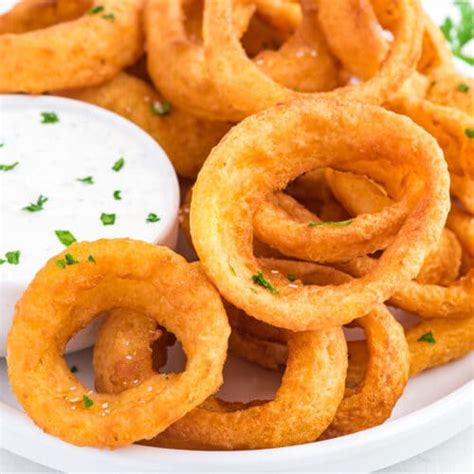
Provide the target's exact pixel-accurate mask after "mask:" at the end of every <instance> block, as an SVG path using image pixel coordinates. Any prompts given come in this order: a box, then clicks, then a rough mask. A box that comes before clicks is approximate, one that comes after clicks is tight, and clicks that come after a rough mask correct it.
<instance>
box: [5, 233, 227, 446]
mask: <svg viewBox="0 0 474 474" xmlns="http://www.w3.org/2000/svg"><path fill="white" fill-rule="evenodd" d="M67 253H68V254H70V255H71V256H72V257H73V259H74V260H75V261H77V262H78V263H77V264H72V265H66V267H65V268H61V267H59V266H58V265H57V261H58V259H64V258H66V257H65V254H67ZM91 255H92V256H93V258H94V259H95V262H96V263H92V262H91V261H89V260H88V258H89V256H91ZM183 288H185V289H186V291H184V292H183ZM117 307H118V308H120V307H124V308H130V309H132V310H133V311H137V312H139V313H142V314H147V315H150V316H151V317H153V318H154V319H155V321H157V322H160V323H162V324H163V325H164V326H165V327H166V328H168V329H169V330H170V331H171V332H172V333H174V334H176V336H177V337H178V338H179V339H180V341H181V343H182V345H183V350H184V352H185V353H186V356H187V365H186V368H185V370H184V372H182V373H181V374H179V375H176V376H173V375H172V374H168V375H166V376H164V375H160V374H154V375H153V377H152V378H149V379H148V380H147V383H146V385H140V386H138V387H133V388H130V389H129V390H126V391H125V392H123V393H120V394H111V395H108V394H99V393H94V392H92V391H91V390H89V389H88V388H87V387H85V386H84V385H82V384H81V382H80V381H79V380H78V379H77V378H76V377H75V376H74V375H73V374H72V373H71V372H70V370H69V368H68V367H67V365H66V362H65V360H64V358H63V352H64V348H65V346H66V343H67V341H68V340H69V339H70V338H71V337H72V336H73V335H74V334H75V333H77V332H78V331H79V330H80V329H82V328H83V327H85V326H86V325H87V324H88V323H89V322H90V321H91V320H92V319H93V318H95V317H96V316H97V315H99V314H100V313H103V312H106V311H108V310H110V309H114V308H117ZM190 315H192V317H190ZM228 335H229V325H228V323H227V318H226V315H225V311H224V308H223V306H222V302H221V299H220V297H219V295H218V294H217V292H216V291H215V289H214V288H213V287H212V285H211V284H210V283H209V282H208V280H207V279H206V277H205V276H204V274H203V273H202V272H201V270H200V269H199V268H197V267H196V266H192V265H190V264H188V263H187V262H186V261H185V260H184V258H182V257H180V256H178V255H177V254H175V253H174V252H172V251H171V250H169V249H167V248H164V247H156V246H154V245H150V244H145V243H143V242H138V241H132V240H125V239H117V240H100V241H97V242H92V243H79V244H74V245H73V246H71V247H69V248H68V249H67V251H65V252H64V253H63V254H61V255H59V256H58V257H56V258H53V259H51V260H50V261H49V262H48V263H47V264H46V266H45V267H44V268H43V269H42V270H40V272H39V273H38V274H37V275H36V277H35V279H34V280H33V282H32V283H31V285H30V286H29V288H28V289H27V291H26V292H25V294H24V295H23V297H22V298H21V300H20V301H19V303H18V304H17V307H16V312H15V317H14V321H13V325H12V328H11V331H10V333H9V336H8V344H7V353H8V375H9V379H10V383H11V386H12V389H13V391H14V393H15V395H16V397H17V399H18V401H19V402H20V403H21V405H22V406H23V408H24V409H25V410H26V412H27V413H28V414H29V415H30V416H31V418H32V419H33V420H34V422H35V423H36V424H37V425H38V426H40V427H41V428H42V429H43V430H44V431H46V432H47V433H50V434H52V435H54V436H57V437H59V438H61V439H63V440H65V441H68V442H70V443H73V444H76V445H78V446H95V447H111V448H113V447H119V446H125V445H127V444H130V443H133V442H135V441H138V440H140V439H144V438H152V437H153V436H156V435H157V434H158V433H159V432H161V431H163V430H164V429H165V428H167V427H168V426H169V425H170V424H171V423H173V422H175V421H176V420H177V419H179V418H181V417H182V416H183V415H184V414H186V413H187V412H188V411H190V410H191V409H193V408H194V407H196V406H197V405H199V404H200V403H202V402H203V401H204V400H205V399H206V398H207V397H209V396H210V395H212V394H213V393H214V392H215V391H216V390H217V389H218V388H219V386H220V385H221V383H222V369H223V364H224V361H225V357H226V352H227V338H228ZM210 347H212V351H211V350H209V348H210Z"/></svg>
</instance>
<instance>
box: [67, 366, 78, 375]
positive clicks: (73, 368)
mask: <svg viewBox="0 0 474 474" xmlns="http://www.w3.org/2000/svg"><path fill="white" fill-rule="evenodd" d="M69 370H70V371H71V373H72V374H75V373H76V372H79V369H78V368H77V367H76V366H75V365H73V366H72V367H71V368H70V369H69Z"/></svg>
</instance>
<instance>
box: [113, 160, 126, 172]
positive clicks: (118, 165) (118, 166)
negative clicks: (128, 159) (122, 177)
mask: <svg viewBox="0 0 474 474" xmlns="http://www.w3.org/2000/svg"><path fill="white" fill-rule="evenodd" d="M124 166H125V160H124V159H123V158H120V160H117V161H116V162H115V163H114V166H112V169H113V170H114V171H115V172H116V173H118V172H119V171H120V170H121V169H122V168H123V167H124Z"/></svg>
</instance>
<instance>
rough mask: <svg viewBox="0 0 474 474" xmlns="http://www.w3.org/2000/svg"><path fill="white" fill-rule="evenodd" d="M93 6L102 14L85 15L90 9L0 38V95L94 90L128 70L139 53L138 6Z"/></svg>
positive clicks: (114, 1) (132, 2)
mask: <svg viewBox="0 0 474 474" xmlns="http://www.w3.org/2000/svg"><path fill="white" fill-rule="evenodd" d="M93 5H94V6H96V7H99V6H100V7H102V8H103V11H104V12H105V14H102V13H98V14H89V12H91V11H93V9H92V10H89V12H88V13H85V14H84V15H83V16H82V17H81V18H79V19H77V20H73V21H70V22H66V23H61V24H57V25H54V26H50V27H48V28H45V29H42V30H37V31H31V32H28V33H23V34H3V35H0V57H1V58H2V67H1V69H0V92H28V93H41V92H46V91H51V90H56V89H73V88H77V87H85V86H92V85H97V84H100V83H101V82H104V81H107V80H109V79H111V78H112V77H113V76H115V75H116V74H117V73H118V72H119V71H120V70H121V69H122V68H123V67H125V66H128V65H130V64H133V63H134V62H135V61H136V60H137V59H138V57H139V56H140V54H141V53H142V44H143V38H142V32H141V26H140V21H141V7H142V1H141V0H120V1H118V0H100V1H98V0H96V1H94V4H93ZM93 8H94V7H93ZM107 15H108V16H107ZM59 45H60V47H59Z"/></svg>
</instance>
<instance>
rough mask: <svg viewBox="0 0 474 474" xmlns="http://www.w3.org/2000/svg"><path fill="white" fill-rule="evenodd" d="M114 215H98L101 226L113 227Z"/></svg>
mask: <svg viewBox="0 0 474 474" xmlns="http://www.w3.org/2000/svg"><path fill="white" fill-rule="evenodd" d="M115 217H116V216H115V214H106V213H105V212H103V213H102V214H101V215H100V220H101V221H102V224H104V225H114V224H115Z"/></svg>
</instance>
